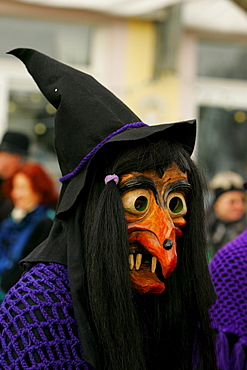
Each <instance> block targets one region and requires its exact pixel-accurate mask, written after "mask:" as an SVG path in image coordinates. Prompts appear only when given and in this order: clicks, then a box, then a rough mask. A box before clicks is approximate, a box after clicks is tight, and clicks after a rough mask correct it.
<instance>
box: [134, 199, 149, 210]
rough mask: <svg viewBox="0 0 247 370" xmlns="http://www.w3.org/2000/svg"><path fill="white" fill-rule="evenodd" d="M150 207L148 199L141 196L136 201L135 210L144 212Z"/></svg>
mask: <svg viewBox="0 0 247 370" xmlns="http://www.w3.org/2000/svg"><path fill="white" fill-rule="evenodd" d="M147 205H148V199H147V198H146V197H144V196H140V197H138V198H137V199H136V201H135V209H136V210H137V211H138V212H143V211H145V209H146V208H147Z"/></svg>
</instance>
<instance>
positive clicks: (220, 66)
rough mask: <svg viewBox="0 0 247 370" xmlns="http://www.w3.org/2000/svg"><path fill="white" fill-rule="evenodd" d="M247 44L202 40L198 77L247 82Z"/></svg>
mask: <svg viewBox="0 0 247 370" xmlns="http://www.w3.org/2000/svg"><path fill="white" fill-rule="evenodd" d="M246 60H247V43H244V42H240V41H238V42H228V41H219V40H217V41H216V40H206V39H201V40H200V41H199V45H198V75H199V76H201V77H215V78H231V79H242V80H247V63H246Z"/></svg>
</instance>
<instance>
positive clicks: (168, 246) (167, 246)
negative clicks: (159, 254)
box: [163, 239, 172, 251]
mask: <svg viewBox="0 0 247 370" xmlns="http://www.w3.org/2000/svg"><path fill="white" fill-rule="evenodd" d="M163 247H164V249H165V250H167V251H169V250H170V249H171V248H172V240H171V239H165V241H164V243H163Z"/></svg>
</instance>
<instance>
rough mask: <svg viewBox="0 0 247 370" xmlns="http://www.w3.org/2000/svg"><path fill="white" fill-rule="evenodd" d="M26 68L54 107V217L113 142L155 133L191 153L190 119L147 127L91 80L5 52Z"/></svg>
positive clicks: (28, 54) (21, 52)
mask: <svg viewBox="0 0 247 370" xmlns="http://www.w3.org/2000/svg"><path fill="white" fill-rule="evenodd" d="M9 54H13V55H15V56H16V57H18V58H19V59H20V60H22V61H23V63H24V64H25V65H26V67H27V69H28V71H29V73H30V74H31V76H32V77H33V78H34V80H35V82H36V83H37V85H38V86H39V88H40V90H41V92H42V93H43V94H44V96H45V97H46V98H47V99H48V101H49V102H50V103H51V104H52V105H53V106H54V107H55V108H56V109H57V112H56V115H55V149H56V152H57V156H58V161H59V165H60V168H61V172H62V175H63V177H62V181H63V186H62V191H61V196H60V201H59V205H58V209H57V216H59V215H60V214H61V213H64V212H66V211H67V210H69V209H70V208H71V206H72V205H73V204H74V202H75V200H76V198H77V196H78V194H79V193H80V191H81V190H82V189H83V187H84V184H85V180H86V176H87V172H88V168H89V167H90V165H91V163H92V159H94V160H95V159H96V158H97V156H98V155H100V152H101V148H102V147H104V146H105V145H109V144H110V143H112V142H124V141H136V140H142V139H144V138H147V137H149V136H151V135H153V134H156V133H157V134H158V135H159V137H160V138H161V139H162V138H164V139H169V138H170V139H173V140H174V141H177V142H179V143H181V144H183V145H184V146H185V147H186V148H187V150H188V151H189V153H190V154H191V153H192V151H193V148H194V144H195V135H196V123H195V120H188V121H183V122H176V123H169V124H159V125H155V126H148V125H145V124H143V123H140V121H141V120H140V119H139V118H138V117H137V116H136V115H135V114H134V113H133V112H132V111H131V110H130V109H129V108H128V107H127V106H126V105H125V104H124V103H123V102H122V101H121V100H119V99H118V98H117V97H116V96H115V95H114V94H112V93H111V92H110V91H109V90H108V89H106V88H105V87H104V86H102V85H101V84H100V83H99V82H98V81H96V80H95V79H94V78H93V77H92V76H90V75H88V74H86V73H83V72H80V71H78V70H76V69H74V68H72V67H70V66H67V65H65V64H63V63H60V62H58V61H56V60H54V59H52V58H50V57H48V56H46V55H44V54H42V53H40V52H38V51H36V50H32V49H21V48H19V49H15V50H12V51H10V52H9Z"/></svg>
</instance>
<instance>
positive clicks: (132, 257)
mask: <svg viewBox="0 0 247 370" xmlns="http://www.w3.org/2000/svg"><path fill="white" fill-rule="evenodd" d="M129 264H130V270H132V269H133V268H134V255H133V254H129Z"/></svg>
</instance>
